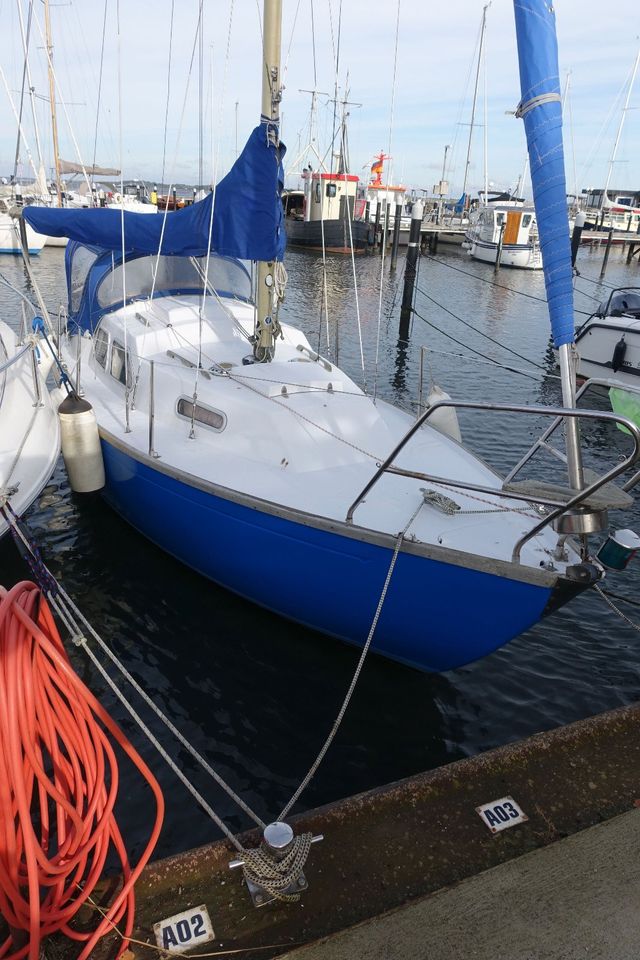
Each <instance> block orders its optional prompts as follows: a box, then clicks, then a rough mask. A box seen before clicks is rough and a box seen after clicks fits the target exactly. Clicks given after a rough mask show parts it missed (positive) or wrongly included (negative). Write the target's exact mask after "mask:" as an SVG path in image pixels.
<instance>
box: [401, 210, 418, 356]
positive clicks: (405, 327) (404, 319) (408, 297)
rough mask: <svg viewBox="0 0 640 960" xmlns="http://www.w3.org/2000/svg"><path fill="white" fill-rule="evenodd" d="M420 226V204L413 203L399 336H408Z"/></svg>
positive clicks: (405, 337)
mask: <svg viewBox="0 0 640 960" xmlns="http://www.w3.org/2000/svg"><path fill="white" fill-rule="evenodd" d="M421 226H422V204H421V203H420V202H418V203H414V205H413V209H412V211H411V230H410V231H409V246H408V249H407V260H406V264H405V268H404V288H403V291H402V307H401V308H400V336H401V337H403V339H408V337H409V320H410V319H411V311H412V309H413V288H414V286H415V282H416V265H417V263H418V256H419V255H420V227H421Z"/></svg>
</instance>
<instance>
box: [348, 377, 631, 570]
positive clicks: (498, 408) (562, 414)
mask: <svg viewBox="0 0 640 960" xmlns="http://www.w3.org/2000/svg"><path fill="white" fill-rule="evenodd" d="M578 396H580V393H579V394H578ZM445 408H452V409H455V410H477V411H484V412H486V413H518V414H528V415H529V416H543V417H553V418H554V423H553V424H552V425H551V427H550V428H549V429H548V430H547V431H545V433H544V434H543V435H542V438H541V439H540V440H539V441H536V443H535V444H534V445H533V447H532V448H531V450H530V451H529V452H528V453H527V454H526V455H525V456H524V457H523V458H522V460H521V461H520V462H519V463H518V464H517V465H516V467H515V468H514V469H513V470H512V471H511V473H510V474H509V475H508V476H507V478H506V479H505V480H504V481H503V484H502V487H489V486H486V485H484V484H479V483H470V482H468V481H464V480H454V479H449V478H447V477H440V476H437V475H435V474H429V473H423V472H421V471H417V470H406V469H404V468H402V467H396V466H393V463H394V461H395V460H396V458H397V457H398V455H399V454H400V453H401V452H402V450H403V449H404V448H405V447H406V445H407V444H408V443H409V441H410V440H411V439H412V437H413V436H414V435H415V434H416V433H417V431H418V430H419V429H420V428H421V427H422V426H423V424H425V423H426V422H427V420H428V419H429V418H430V417H431V416H433V414H434V413H435V412H436V411H437V410H441V409H445ZM565 419H578V420H580V419H584V420H602V421H610V422H612V423H616V424H619V425H621V426H623V427H625V428H626V429H627V430H628V432H629V433H630V434H631V437H632V440H633V450H632V452H631V453H630V454H629V455H628V456H627V457H625V458H624V460H623V461H622V462H621V463H618V464H616V465H615V466H614V467H612V468H611V469H610V470H608V471H607V472H606V473H604V474H603V475H602V476H601V477H598V478H597V479H595V480H593V481H592V482H591V483H589V485H588V486H586V487H584V488H583V489H582V490H578V491H575V492H573V491H572V492H573V496H569V497H568V498H567V499H566V501H565V502H559V500H558V498H555V497H549V496H544V495H537V494H536V495H532V493H531V492H519V491H517V490H513V489H505V485H506V484H507V483H508V482H510V481H512V480H513V478H514V477H515V476H516V474H517V473H518V472H519V471H520V470H521V469H522V467H523V466H524V464H525V463H527V462H528V461H529V460H530V459H531V457H532V456H533V455H534V453H535V452H536V450H537V449H539V448H540V446H542V445H543V443H542V439H543V438H548V436H550V434H551V433H552V432H553V431H554V430H555V429H557V427H558V426H559V425H560V424H561V423H562V422H563V420H565ZM550 449H553V448H550ZM639 458H640V429H638V427H637V426H636V424H635V423H633V421H631V420H629V419H628V418H627V417H623V416H620V415H619V414H617V413H609V412H608V411H598V410H577V409H573V408H567V407H546V406H524V405H522V404H504V403H482V402H477V401H470V400H439V401H438V402H437V403H434V404H433V405H432V406H430V407H429V409H428V410H425V412H424V413H423V414H421V415H420V416H419V417H418V418H417V420H416V421H415V422H414V423H413V424H412V425H411V427H410V428H409V430H407V432H406V434H405V435H404V437H403V438H402V439H401V440H400V441H399V443H398V444H396V446H395V447H394V449H393V450H392V451H391V453H390V454H389V456H388V457H387V458H386V460H385V461H384V462H383V463H381V464H380V466H379V467H378V469H377V470H376V472H375V474H374V475H373V476H372V478H371V480H369V482H368V483H367V484H366V486H365V487H364V488H363V489H362V490H361V492H360V493H359V494H358V496H357V497H356V499H355V500H354V501H353V503H352V504H351V506H350V507H349V509H348V511H347V515H346V518H345V519H346V522H347V523H353V515H354V513H355V511H356V510H357V508H358V507H359V506H360V504H361V503H362V502H363V500H364V499H365V497H366V496H367V494H368V493H369V492H370V491H371V490H372V489H373V487H375V485H376V484H377V483H378V481H379V480H380V478H381V477H382V476H384V475H385V474H387V473H390V474H394V475H396V476H401V477H408V478H410V479H415V480H423V481H426V482H428V483H435V484H442V485H445V486H448V487H455V488H458V489H460V490H463V491H464V490H469V491H473V492H475V493H484V494H489V495H490V496H492V497H502V498H504V499H508V500H520V501H524V502H526V503H529V504H531V503H535V504H536V505H539V506H543V507H548V508H550V512H549V513H547V514H546V515H545V516H544V517H543V518H542V519H541V520H540V522H539V523H537V524H535V525H534V526H533V527H532V528H531V530H529V531H528V532H527V533H526V534H524V535H523V536H522V537H520V539H519V540H518V541H517V543H516V544H515V546H514V548H513V553H512V558H511V559H512V562H513V563H519V562H520V554H521V551H522V548H523V546H524V545H525V543H527V542H528V541H529V540H530V539H531V538H532V537H535V536H536V535H537V534H538V533H540V531H541V530H543V529H544V528H545V527H546V526H548V524H550V523H553V521H554V520H556V519H557V518H558V517H560V516H562V514H564V513H567V512H568V511H570V510H574V509H575V508H576V507H580V506H583V505H586V503H587V501H588V500H589V498H590V497H592V496H593V494H595V493H596V492H597V491H598V490H600V488H601V487H604V486H605V485H606V484H608V483H610V482H611V481H612V480H614V479H615V478H616V477H618V476H619V475H620V474H621V473H624V471H625V470H627V469H628V468H629V467H630V466H631V465H632V464H634V463H635V462H636V461H637V460H638V459H639ZM638 479H640V475H638ZM625 489H626V488H625Z"/></svg>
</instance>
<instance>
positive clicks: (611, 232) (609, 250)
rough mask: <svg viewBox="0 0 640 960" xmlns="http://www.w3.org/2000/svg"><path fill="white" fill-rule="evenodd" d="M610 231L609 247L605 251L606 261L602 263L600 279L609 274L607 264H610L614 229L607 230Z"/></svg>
mask: <svg viewBox="0 0 640 960" xmlns="http://www.w3.org/2000/svg"><path fill="white" fill-rule="evenodd" d="M607 229H608V231H609V236H608V237H607V245H606V247H605V250H604V260H603V261H602V269H601V270H600V279H601V280H602V278H603V277H604V275H605V273H606V272H607V264H608V262H609V254H610V253H611V244H612V243H613V227H608V228H607Z"/></svg>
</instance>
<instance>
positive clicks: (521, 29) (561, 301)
mask: <svg viewBox="0 0 640 960" xmlns="http://www.w3.org/2000/svg"><path fill="white" fill-rule="evenodd" d="M513 8H514V14H515V21H516V36H517V41H518V61H519V70H520V88H521V99H520V103H519V105H518V109H517V110H516V117H521V118H522V119H523V121H524V127H525V131H526V135H527V146H528V151H529V158H530V166H531V185H532V188H533V201H534V204H535V210H536V220H537V224H538V233H539V236H540V247H541V250H542V257H543V264H542V265H543V270H544V280H545V289H546V293H547V304H548V310H549V319H550V321H551V332H552V335H553V343H554V346H555V347H556V349H557V350H558V360H559V365H560V377H561V384H562V401H563V404H564V406H565V407H568V408H575V406H576V375H575V354H574V347H573V345H574V340H575V317H574V305H573V267H572V263H571V242H570V239H569V221H568V217H567V209H566V202H567V184H566V177H565V170H564V151H563V144H562V96H561V94H560V77H559V69H558V46H557V40H556V23H555V12H554V9H553V6H552V5H551V4H550V3H548V0H528V2H527V3H522V2H520V0H514V3H513ZM565 444H566V451H567V472H568V477H569V484H570V486H571V487H572V488H573V489H574V490H580V489H582V488H583V486H584V474H583V468H582V456H581V449H580V430H579V427H578V421H577V419H576V418H575V417H568V418H566V420H565Z"/></svg>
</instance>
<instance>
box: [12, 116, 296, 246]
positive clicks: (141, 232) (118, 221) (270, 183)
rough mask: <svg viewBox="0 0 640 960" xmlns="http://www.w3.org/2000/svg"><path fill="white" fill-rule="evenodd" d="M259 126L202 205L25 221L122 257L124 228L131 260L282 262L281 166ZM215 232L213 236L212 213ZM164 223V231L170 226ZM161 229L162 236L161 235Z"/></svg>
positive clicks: (42, 215) (33, 210)
mask: <svg viewBox="0 0 640 960" xmlns="http://www.w3.org/2000/svg"><path fill="white" fill-rule="evenodd" d="M274 129H275V128H274V127H271V128H270V129H269V128H268V127H267V124H265V123H262V124H260V126H259V127H256V128H255V130H253V132H252V133H251V135H250V137H249V139H248V140H247V143H246V144H245V147H244V149H243V151H242V153H241V154H240V156H239V157H238V159H237V160H236V162H235V163H234V165H233V167H232V168H231V170H230V171H229V173H228V174H227V176H226V177H224V179H223V180H221V181H220V183H219V184H218V186H217V187H216V190H215V194H214V193H213V192H211V193H209V194H208V196H207V197H205V199H204V200H201V201H200V202H199V203H194V204H192V205H191V206H188V207H184V209H182V210H176V211H175V212H174V213H168V214H167V215H166V217H165V216H161V215H158V216H152V215H150V214H147V213H130V212H127V211H126V210H125V212H124V214H123V213H122V211H121V210H117V209H115V210H114V209H91V210H88V209H83V210H72V209H62V210H61V209H52V208H48V207H35V206H29V207H25V208H24V210H23V212H22V215H23V217H24V219H25V220H26V221H27V223H29V224H30V225H31V226H32V227H33V229H34V230H36V231H37V232H38V233H45V234H47V235H48V236H52V237H69V239H71V240H78V241H80V242H81V243H85V244H89V245H90V246H95V247H102V248H103V249H104V250H115V251H121V250H122V248H123V243H122V221H123V220H124V249H125V250H126V251H127V253H138V254H157V253H159V252H160V253H163V254H165V255H168V256H171V255H173V256H183V257H200V256H204V255H205V254H206V253H207V251H208V250H209V248H210V249H211V251H212V252H214V253H217V254H219V255H220V256H224V257H237V258H238V259H240V260H265V261H267V260H282V258H283V256H284V250H285V245H286V234H285V230H284V224H283V210H282V201H281V199H280V197H281V193H282V186H283V183H284V172H283V168H282V158H283V157H284V153H285V147H284V144H282V143H280V144H279V145H278V146H277V147H276V145H275V143H274V138H273V137H272V136H269V132H273V131H274ZM214 200H215V207H214V211H213V229H212V231H211V245H209V232H210V224H211V206H212V204H213V203H214ZM165 221H166V223H165ZM163 224H164V230H163Z"/></svg>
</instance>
